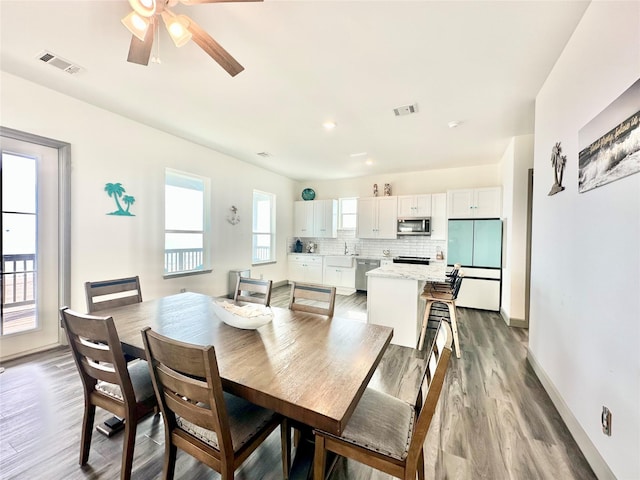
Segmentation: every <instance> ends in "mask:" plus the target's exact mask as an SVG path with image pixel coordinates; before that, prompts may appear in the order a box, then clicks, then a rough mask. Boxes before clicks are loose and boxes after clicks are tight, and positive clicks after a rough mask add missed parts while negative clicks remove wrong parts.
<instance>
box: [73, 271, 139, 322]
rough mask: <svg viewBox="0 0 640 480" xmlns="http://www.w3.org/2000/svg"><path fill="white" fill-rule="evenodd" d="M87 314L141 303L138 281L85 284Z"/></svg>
mask: <svg viewBox="0 0 640 480" xmlns="http://www.w3.org/2000/svg"><path fill="white" fill-rule="evenodd" d="M84 289H85V293H86V296H87V310H88V313H95V312H99V311H100V310H107V309H111V308H115V307H122V306H124V305H131V304H132V303H140V302H142V290H141V289H140V279H139V278H138V277H137V276H135V277H127V278H117V279H114V280H102V281H99V282H85V284H84Z"/></svg>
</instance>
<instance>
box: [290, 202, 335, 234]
mask: <svg viewBox="0 0 640 480" xmlns="http://www.w3.org/2000/svg"><path fill="white" fill-rule="evenodd" d="M293 207H294V209H293V234H294V236H296V237H314V238H335V237H336V236H337V234H338V201H337V200H313V201H308V202H305V201H300V202H294V205H293Z"/></svg>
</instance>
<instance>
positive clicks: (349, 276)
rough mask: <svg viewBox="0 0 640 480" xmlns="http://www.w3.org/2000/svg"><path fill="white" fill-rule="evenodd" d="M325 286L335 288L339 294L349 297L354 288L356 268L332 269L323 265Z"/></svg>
mask: <svg viewBox="0 0 640 480" xmlns="http://www.w3.org/2000/svg"><path fill="white" fill-rule="evenodd" d="M323 283H324V284H325V285H330V286H332V287H336V289H337V290H336V291H337V293H339V294H343V295H350V294H352V293H353V292H355V288H356V267H332V266H328V265H325V267H324V279H323Z"/></svg>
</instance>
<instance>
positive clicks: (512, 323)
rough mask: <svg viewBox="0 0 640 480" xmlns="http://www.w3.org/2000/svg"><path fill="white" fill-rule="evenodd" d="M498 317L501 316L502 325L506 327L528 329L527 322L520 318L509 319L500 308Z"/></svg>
mask: <svg viewBox="0 0 640 480" xmlns="http://www.w3.org/2000/svg"><path fill="white" fill-rule="evenodd" d="M500 315H501V316H502V319H503V320H504V323H506V324H507V326H508V327H516V328H529V322H527V321H526V320H523V319H521V318H511V317H509V315H507V312H505V311H504V309H503V308H502V307H500Z"/></svg>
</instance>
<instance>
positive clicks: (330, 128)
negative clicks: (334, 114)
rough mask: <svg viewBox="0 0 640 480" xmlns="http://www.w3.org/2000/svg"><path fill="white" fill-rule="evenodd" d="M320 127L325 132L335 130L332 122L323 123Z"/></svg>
mask: <svg viewBox="0 0 640 480" xmlns="http://www.w3.org/2000/svg"><path fill="white" fill-rule="evenodd" d="M322 126H323V127H324V128H325V129H326V130H333V129H334V128H336V122H334V121H331V120H330V121H328V122H324V123H323V124H322Z"/></svg>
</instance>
